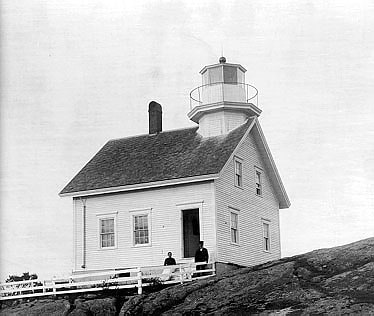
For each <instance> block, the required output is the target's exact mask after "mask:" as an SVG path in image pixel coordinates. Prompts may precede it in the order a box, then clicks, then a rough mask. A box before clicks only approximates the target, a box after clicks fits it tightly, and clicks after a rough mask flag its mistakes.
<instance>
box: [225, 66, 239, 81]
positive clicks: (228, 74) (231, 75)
mask: <svg viewBox="0 0 374 316" xmlns="http://www.w3.org/2000/svg"><path fill="white" fill-rule="evenodd" d="M223 79H224V80H223V81H224V82H225V83H237V82H238V76H237V68H236V67H230V66H223Z"/></svg>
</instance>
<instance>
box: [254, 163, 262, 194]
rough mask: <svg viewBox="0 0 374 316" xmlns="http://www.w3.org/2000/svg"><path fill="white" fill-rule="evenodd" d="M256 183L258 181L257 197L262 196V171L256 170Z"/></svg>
mask: <svg viewBox="0 0 374 316" xmlns="http://www.w3.org/2000/svg"><path fill="white" fill-rule="evenodd" d="M255 181H256V195H259V196H262V177H261V171H260V170H259V169H257V168H256V170H255Z"/></svg>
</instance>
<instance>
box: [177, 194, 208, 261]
mask: <svg viewBox="0 0 374 316" xmlns="http://www.w3.org/2000/svg"><path fill="white" fill-rule="evenodd" d="M203 203H204V201H203V200H201V201H195V202H184V203H178V204H176V206H177V208H178V210H179V221H180V223H179V242H180V253H179V257H180V258H181V259H189V258H191V257H189V258H185V257H184V240H183V211H188V210H192V209H194V210H196V209H198V210H199V229H200V240H204V222H203V219H204V217H203Z"/></svg>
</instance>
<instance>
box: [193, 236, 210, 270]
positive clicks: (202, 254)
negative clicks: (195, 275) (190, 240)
mask: <svg viewBox="0 0 374 316" xmlns="http://www.w3.org/2000/svg"><path fill="white" fill-rule="evenodd" d="M208 260H209V254H208V250H207V249H206V248H204V242H203V241H202V240H200V241H199V248H198V249H197V250H196V252H195V262H206V263H208ZM205 267H206V264H204V265H198V266H196V270H204V269H205Z"/></svg>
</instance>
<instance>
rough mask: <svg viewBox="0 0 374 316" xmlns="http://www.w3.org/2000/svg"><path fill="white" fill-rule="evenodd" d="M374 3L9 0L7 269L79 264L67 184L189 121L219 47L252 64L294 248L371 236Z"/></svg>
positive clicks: (285, 242) (285, 229) (286, 243)
mask: <svg viewBox="0 0 374 316" xmlns="http://www.w3.org/2000/svg"><path fill="white" fill-rule="evenodd" d="M373 16H374V3H373V2H371V1H358V0H356V1H353V0H352V1H325V0H321V1H272V2H270V1H260V0H258V1H251V2H249V1H246V0H243V1H227V0H226V1H222V2H219V1H137V2H136V1H132V2H130V1H123V0H118V1H107V0H106V1H98V0H95V1H94V0H86V1H83V0H68V1H67V0H65V1H57V0H35V1H29V0H18V1H14V0H4V1H2V3H1V24H2V25H1V34H0V35H1V36H0V39H1V161H0V162H1V226H0V227H1V244H0V246H1V267H0V268H1V269H0V275H1V280H4V279H5V277H6V276H7V275H9V274H11V273H16V274H21V273H22V272H25V271H29V272H30V273H37V274H38V275H39V276H40V277H43V278H48V277H51V276H52V275H62V274H68V273H69V272H70V270H71V268H72V202H71V199H69V198H60V197H59V196H58V192H59V191H60V190H61V189H62V188H63V187H64V186H65V184H67V182H68V181H69V180H70V179H71V178H72V177H73V176H74V175H75V174H76V173H77V172H78V171H79V170H80V169H81V168H82V167H83V165H84V164H85V163H86V162H87V161H88V160H89V159H90V158H91V157H92V156H93V155H94V154H95V153H96V152H97V151H98V150H99V149H100V148H101V146H102V145H103V144H104V143H105V142H106V141H108V140H109V139H112V138H120V137H125V136H131V135H136V134H143V133H147V131H148V130H147V125H148V113H147V106H148V103H149V102H150V101H151V100H155V101H157V102H159V103H161V104H162V106H163V112H164V115H163V117H164V121H163V123H164V130H168V129H175V128H180V127H185V126H192V125H193V123H192V122H190V121H189V120H188V118H187V116H186V113H187V112H188V110H189V92H190V90H192V89H193V88H195V87H196V86H198V85H200V84H201V78H200V75H199V71H200V69H201V68H203V66H205V65H207V64H212V63H216V62H217V61H218V58H219V57H220V55H221V47H222V46H223V49H224V55H225V56H226V58H227V61H228V62H232V63H240V64H242V65H243V66H244V67H245V68H246V69H247V70H248V71H247V73H246V81H247V83H251V84H253V85H255V86H256V87H257V88H258V90H259V107H260V108H261V109H262V110H263V113H262V115H261V116H260V122H261V125H262V128H263V130H264V133H265V136H266V138H267V141H268V143H269V146H270V149H271V150H272V153H273V156H274V158H275V161H276V164H277V166H278V169H279V171H280V174H281V176H282V179H283V182H284V184H285V187H286V189H287V192H288V194H289V197H290V199H291V202H292V206H291V208H290V209H288V210H282V211H281V225H282V226H281V239H282V252H283V255H284V256H288V255H293V254H297V253H302V252H306V251H308V250H312V249H315V248H321V247H330V246H335V245H339V244H344V243H348V242H353V241H356V240H359V239H362V238H366V237H370V236H373V232H374V219H373V218H374V217H373V210H374V195H373V193H374V106H373V103H374V89H373V88H374V19H373Z"/></svg>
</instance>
